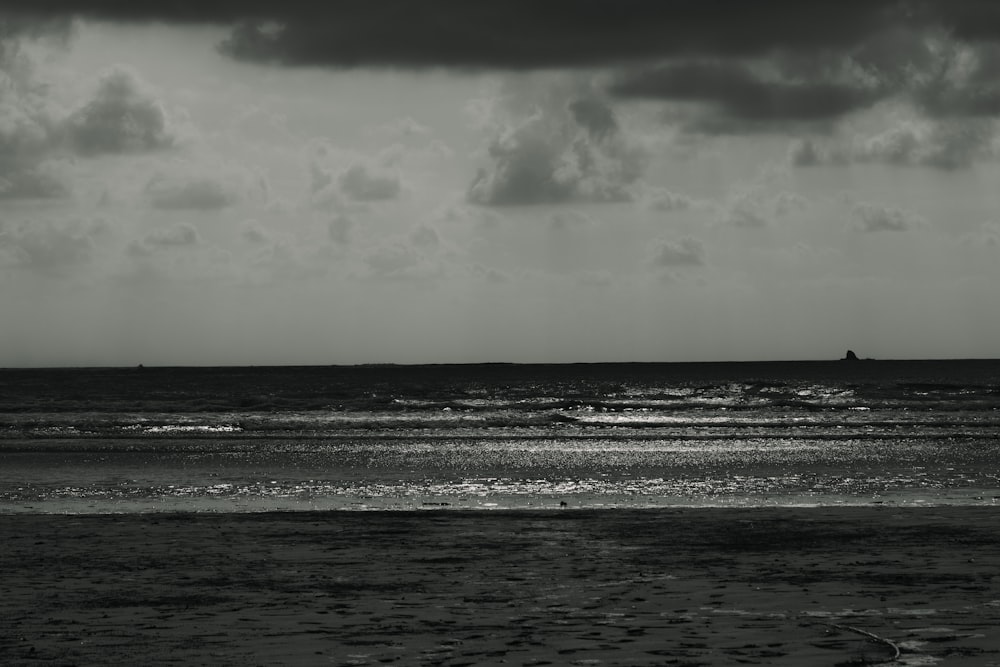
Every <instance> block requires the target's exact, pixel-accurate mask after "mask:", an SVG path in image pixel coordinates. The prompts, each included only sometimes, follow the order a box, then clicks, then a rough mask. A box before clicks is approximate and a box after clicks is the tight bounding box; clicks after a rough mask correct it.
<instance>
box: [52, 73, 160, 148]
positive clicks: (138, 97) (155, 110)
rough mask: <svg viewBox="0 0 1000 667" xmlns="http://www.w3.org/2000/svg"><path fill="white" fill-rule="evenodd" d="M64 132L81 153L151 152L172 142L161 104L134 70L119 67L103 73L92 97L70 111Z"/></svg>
mask: <svg viewBox="0 0 1000 667" xmlns="http://www.w3.org/2000/svg"><path fill="white" fill-rule="evenodd" d="M66 133H67V135H68V137H69V140H70V142H71V144H72V145H73V147H74V149H75V150H76V151H77V152H79V153H80V154H82V155H101V154H105V153H134V152H143V151H152V150H158V149H163V148H169V147H171V146H173V145H174V142H175V138H174V136H173V134H172V130H171V128H170V126H169V123H168V119H167V115H166V112H165V111H164V109H163V106H162V105H161V104H160V103H159V101H158V100H157V99H156V98H155V97H154V96H153V95H152V93H151V92H149V91H148V90H147V89H146V86H145V84H143V82H142V81H141V80H140V79H139V77H138V75H137V74H136V73H135V72H133V71H131V70H129V69H127V68H124V67H120V66H119V67H114V68H112V69H110V70H109V71H107V72H105V73H104V74H103V75H102V76H101V79H100V81H99V82H98V85H97V89H96V91H95V92H94V95H93V97H92V98H91V99H90V100H89V101H87V102H86V103H84V104H83V105H81V106H80V107H79V108H77V109H76V110H75V111H74V112H73V113H72V114H70V116H69V118H67V119H66Z"/></svg>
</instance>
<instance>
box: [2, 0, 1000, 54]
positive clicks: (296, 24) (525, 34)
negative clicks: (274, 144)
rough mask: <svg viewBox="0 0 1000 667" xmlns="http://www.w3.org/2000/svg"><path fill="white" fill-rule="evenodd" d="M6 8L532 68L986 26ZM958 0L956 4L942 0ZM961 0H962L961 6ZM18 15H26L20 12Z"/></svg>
mask: <svg viewBox="0 0 1000 667" xmlns="http://www.w3.org/2000/svg"><path fill="white" fill-rule="evenodd" d="M4 4H5V7H6V8H7V10H8V11H9V12H11V11H12V12H15V15H18V16H21V17H22V18H20V19H18V20H19V21H21V22H22V23H24V24H26V25H32V24H31V23H30V21H29V19H30V18H35V19H38V20H39V21H42V20H46V21H51V20H53V19H58V18H62V17H64V16H66V15H77V16H82V17H85V18H94V19H104V20H112V21H164V22H181V23H192V22H200V23H216V24H229V25H233V26H234V29H233V31H232V33H231V34H230V36H229V38H228V39H226V40H225V42H224V44H223V50H224V51H226V52H227V53H229V54H231V55H233V56H235V57H237V58H241V59H246V60H253V61H262V62H276V63H283V64H299V65H331V66H337V67H353V66H366V65H375V66H400V67H435V66H443V67H463V68H476V67H486V68H501V69H535V68H545V67H574V66H594V65H607V64H613V63H620V62H626V61H638V60H647V59H657V58H662V57H668V56H675V55H683V54H691V53H701V54H714V55H727V56H747V55H759V54H763V53H767V52H770V51H772V50H774V49H788V50H793V51H815V50H822V49H839V48H844V47H847V46H851V45H854V44H857V43H859V42H860V41H863V40H864V38H865V37H866V36H867V35H870V34H872V33H873V32H876V31H878V30H880V29H882V28H884V27H886V26H888V25H892V24H893V23H895V22H899V21H902V20H906V21H911V22H913V21H920V22H925V23H926V22H934V21H937V20H940V19H941V18H945V19H948V20H950V21H951V22H952V23H954V24H955V25H956V26H958V27H959V28H960V29H961V30H963V31H965V32H968V33H969V34H976V35H979V34H983V33H987V34H993V33H991V32H990V31H989V30H988V28H986V27H985V26H986V25H988V24H990V23H991V22H992V24H993V25H994V26H996V30H995V31H994V32H1000V26H997V25H996V24H997V23H998V21H997V19H996V17H995V16H994V15H995V14H996V13H997V12H996V11H991V9H990V7H989V6H987V5H986V4H985V3H960V2H959V3H951V2H949V3H933V2H901V1H900V0H846V1H843V2H838V3H831V2H815V3H810V2H802V1H801V0H757V1H755V2H746V1H745V0H670V1H664V2H648V1H647V0H547V1H545V2H537V1H535V0H508V1H507V2H501V3H485V2H469V1H468V0H425V1H423V2H412V1H409V0H347V1H342V2H330V3H314V2H304V1H297V2H296V1H292V0H286V1H285V2H275V1H273V0H269V1H266V2H265V1H262V0H256V1H254V0H243V1H238V0H203V1H202V2H199V3H186V2H158V3H155V2H154V3H140V2H134V1H132V0H89V1H88V0H46V2H37V1H36V0H11V1H8V2H5V3H4ZM953 4H960V5H962V6H963V8H965V9H948V7H950V6H951V5H953ZM966 5H968V7H966ZM24 17H28V18H24Z"/></svg>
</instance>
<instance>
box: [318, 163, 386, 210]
mask: <svg viewBox="0 0 1000 667" xmlns="http://www.w3.org/2000/svg"><path fill="white" fill-rule="evenodd" d="M314 179H315V175H314ZM337 184H338V185H339V186H340V189H341V191H342V192H343V193H344V194H346V195H347V196H349V197H350V198H352V199H355V200H358V201H381V200H385V199H395V198H396V197H398V196H399V193H400V192H401V191H402V186H401V185H400V182H399V177H398V176H397V175H395V174H391V173H387V172H380V171H378V170H376V169H374V168H372V167H369V166H367V165H365V164H363V163H360V162H358V163H355V164H352V165H351V166H350V167H348V168H347V169H345V170H344V171H342V172H341V173H340V175H339V176H338V177H337ZM316 185H317V184H316V182H315V180H314V183H313V188H314V191H315V188H316Z"/></svg>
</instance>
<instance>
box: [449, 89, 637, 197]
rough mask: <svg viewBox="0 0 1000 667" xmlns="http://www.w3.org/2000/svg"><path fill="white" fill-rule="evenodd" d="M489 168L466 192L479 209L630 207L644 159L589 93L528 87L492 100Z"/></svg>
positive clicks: (602, 104) (605, 106)
mask: <svg viewBox="0 0 1000 667" xmlns="http://www.w3.org/2000/svg"><path fill="white" fill-rule="evenodd" d="M494 105H495V106H496V107H498V109H489V110H488V111H487V113H492V114H493V115H494V116H495V117H494V118H491V122H489V123H487V125H489V126H490V128H491V129H490V133H491V135H492V138H491V140H490V143H489V147H488V151H487V152H488V157H489V160H490V161H491V165H490V167H488V168H485V169H480V171H479V173H478V175H477V176H476V178H475V179H474V181H473V182H472V184H471V186H470V187H469V191H468V198H469V200H470V201H471V202H474V203H477V204H484V205H491V206H503V205H519V204H551V203H562V202H568V201H574V200H575V201H597V202H609V201H629V200H631V199H632V198H633V193H632V192H631V190H630V187H631V186H632V185H633V184H634V183H635V182H636V181H637V180H638V179H639V177H640V176H641V175H642V173H643V170H644V169H645V155H644V153H643V152H642V151H641V150H640V149H639V148H638V147H636V146H635V145H633V144H631V143H630V142H629V140H628V139H627V138H626V136H625V134H624V132H623V130H622V128H621V126H620V125H619V122H618V120H617V118H616V116H615V113H614V111H613V110H612V108H611V107H610V106H609V104H608V102H607V101H605V100H604V99H602V98H600V97H599V96H597V94H596V93H594V92H593V91H592V90H590V89H589V88H588V87H584V86H580V85H569V86H567V85H565V84H561V83H557V84H555V85H550V86H548V87H544V88H543V89H541V90H539V89H538V88H537V87H534V86H531V85H528V86H526V87H524V88H522V89H518V90H514V91H507V92H506V94H505V95H502V96H501V97H500V98H499V99H498V100H495V101H494Z"/></svg>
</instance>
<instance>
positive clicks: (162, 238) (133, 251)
mask: <svg viewBox="0 0 1000 667" xmlns="http://www.w3.org/2000/svg"><path fill="white" fill-rule="evenodd" d="M199 242H200V239H199V237H198V230H197V229H195V228H194V226H193V225H191V224H190V223H187V222H179V223H176V224H174V225H171V226H170V227H164V228H163V229H156V230H153V231H152V232H150V233H149V234H147V235H146V236H145V237H144V238H143V239H142V240H141V241H131V242H130V243H129V244H128V247H127V249H126V252H128V254H130V255H132V256H133V257H148V256H150V255H152V254H153V253H155V252H156V251H157V250H160V249H167V248H184V247H190V246H195V245H198V243H199Z"/></svg>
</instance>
